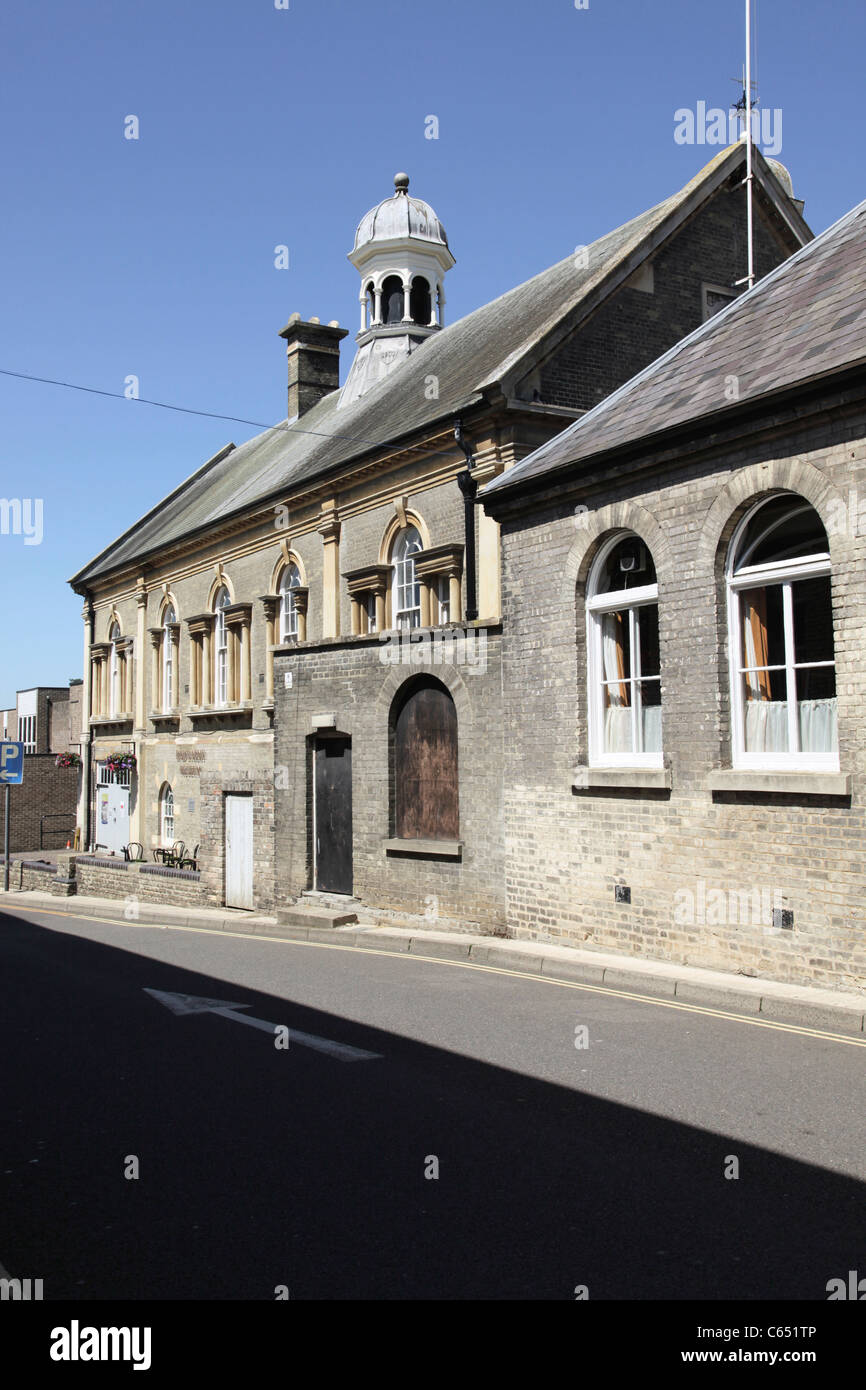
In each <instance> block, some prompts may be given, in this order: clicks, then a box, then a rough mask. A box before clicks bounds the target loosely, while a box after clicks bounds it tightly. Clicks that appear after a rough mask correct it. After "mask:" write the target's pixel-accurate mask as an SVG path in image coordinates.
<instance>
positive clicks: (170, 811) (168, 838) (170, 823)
mask: <svg viewBox="0 0 866 1390" xmlns="http://www.w3.org/2000/svg"><path fill="white" fill-rule="evenodd" d="M159 837H160V839H161V840H162V843H163V845H164V846H165V847H166V848H167V849H170V848H171V846H172V845H173V844H174V792H173V791H172V789H171V786H170V785H169V783H168V782H164V783H163V785H162V791H161V792H160V794H159Z"/></svg>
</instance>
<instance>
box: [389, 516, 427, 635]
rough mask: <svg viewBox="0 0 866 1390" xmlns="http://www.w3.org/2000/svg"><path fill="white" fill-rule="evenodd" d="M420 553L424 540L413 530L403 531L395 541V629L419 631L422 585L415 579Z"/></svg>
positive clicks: (393, 550)
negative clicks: (417, 559)
mask: <svg viewBox="0 0 866 1390" xmlns="http://www.w3.org/2000/svg"><path fill="white" fill-rule="evenodd" d="M421 549H422V546H421V537H420V536H419V534H418V532H417V531H416V529H415V527H414V526H406V527H404V529H403V530H402V531H401V532H400V533H399V535H398V536H397V539H396V540H395V541H394V545H393V548H392V551H391V563H392V564H393V566H394V580H393V591H392V607H393V614H394V618H393V622H394V627H418V626H419V624H420V622H421V585H420V584H419V583H418V581H417V579H416V577H415V556H416V555H417V554H418V551H419V550H421Z"/></svg>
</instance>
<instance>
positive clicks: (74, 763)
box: [54, 753, 81, 767]
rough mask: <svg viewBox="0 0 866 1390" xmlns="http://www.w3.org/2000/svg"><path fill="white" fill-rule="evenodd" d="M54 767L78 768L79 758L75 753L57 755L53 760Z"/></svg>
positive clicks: (79, 764)
mask: <svg viewBox="0 0 866 1390" xmlns="http://www.w3.org/2000/svg"><path fill="white" fill-rule="evenodd" d="M54 766H55V767H80V766H81V758H80V757H79V755H78V754H77V753H58V754H57V757H56V758H55V759H54Z"/></svg>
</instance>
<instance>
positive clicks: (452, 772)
mask: <svg viewBox="0 0 866 1390" xmlns="http://www.w3.org/2000/svg"><path fill="white" fill-rule="evenodd" d="M394 773H395V776H394V784H395V785H394V792H395V796H394V802H395V805H394V811H395V821H396V824H395V830H396V834H397V838H398V839H400V840H456V839H457V838H458V835H459V833H460V815H459V804H458V790H457V711H456V709H455V708H454V701H453V700H452V699H451V696H450V695H449V694H448V692H447V690H443V688H442V687H441V686H439V685H424V686H421V687H420V688H419V689H417V690H415V691H414V693H413V694H411V695H410V696H409V698H408V700H407V701H406V703H405V704H404V705H403V708H402V709H401V710H400V713H399V714H398V716H397V725H396V729H395V739H394Z"/></svg>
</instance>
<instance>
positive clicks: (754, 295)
mask: <svg viewBox="0 0 866 1390" xmlns="http://www.w3.org/2000/svg"><path fill="white" fill-rule="evenodd" d="M864 362H866V201H864V202H862V203H860V204H858V206H857V207H855V208H853V209H852V210H851V211H850V212H849V213H846V214H845V216H844V217H842V218H840V219H839V221H838V222H836V223H834V225H833V226H832V227H829V228H828V229H827V231H826V232H823V233H822V234H821V236H819V237H816V238H815V240H814V241H812V242H810V243H809V244H808V245H806V246H804V247H803V248H802V249H801V250H800V251H798V252H796V254H795V255H793V256H791V257H790V259H789V260H787V261H783V262H782V264H781V265H779V266H777V267H776V269H775V270H774V271H772V272H771V273H770V274H769V275H767V276H765V277H764V279H763V280H759V281H758V283H757V284H756V285H754V286H753V288H752V289H751V290H749V291H748V292H747V293H746V294H744V295H742V296H740V298H738V299H735V300H734V301H733V302H732V303H731V304H729V305H728V306H727V308H725V309H723V310H722V311H721V312H720V313H718V314H716V315H714V317H713V318H711V319H708V320H707V322H706V323H704V324H702V325H701V326H700V328H698V329H696V330H695V332H694V333H691V334H689V336H688V337H687V338H684V339H682V341H681V342H679V343H677V344H676V345H675V346H674V347H672V348H671V349H670V350H669V351H668V352H666V353H664V354H663V355H662V356H661V357H659V358H657V359H656V361H655V362H652V363H650V365H649V366H648V367H645V368H644V370H643V371H641V372H639V373H638V374H637V376H634V377H632V378H631V380H630V381H627V382H626V383H625V384H624V385H623V386H621V387H619V389H618V390H616V391H614V392H612V393H611V395H609V396H607V397H606V398H605V399H604V400H603V401H602V402H601V403H600V404H599V405H597V406H595V407H594V408H593V409H592V410H590V411H588V412H587V413H586V415H583V416H582V417H581V418H580V419H579V420H577V421H575V423H574V424H573V425H569V426H568V427H567V428H566V429H565V430H563V431H562V433H561V434H558V435H557V436H556V437H555V438H554V439H551V440H550V441H549V442H548V443H547V444H543V445H542V446H541V447H540V448H538V449H536V450H535V452H534V453H532V454H530V455H529V456H528V457H527V458H525V459H523V460H522V461H521V462H520V463H519V464H516V465H515V467H514V468H510V469H509V470H508V471H507V472H506V473H503V474H502V475H501V476H500V477H499V478H497V479H494V481H493V482H492V483H490V484H489V485H488V486H487V487H486V488H485V489H484V490H483V492H482V494H481V495H482V496H483V497H487V496H488V495H490V494H496V495H502V494H504V493H506V492H507V491H508V490H509V489H510V488H512V487H517V486H519V485H524V484H526V483H527V482H528V481H529V480H532V479H538V480H539V482H540V483H543V482H547V481H549V475H550V474H552V473H555V472H556V471H557V470H558V469H561V468H565V467H568V466H569V465H571V464H573V463H577V462H580V461H583V460H586V459H589V458H592V457H595V456H597V455H601V454H604V453H606V452H608V451H610V450H612V449H616V448H619V447H621V446H623V445H629V444H636V443H638V442H640V443H643V442H644V441H646V445H647V448H651V447H652V445H653V440H654V437H655V436H658V435H661V434H663V433H664V432H665V431H667V430H670V429H671V428H673V427H675V426H677V425H683V424H687V423H689V422H692V421H694V422H695V423H696V424H699V423H700V421H701V419H702V418H703V417H706V416H710V415H712V416H713V417H715V419H714V427H715V426H716V425H718V423H719V418H718V417H719V412H720V411H724V410H725V409H727V410H731V411H736V410H738V409H741V408H742V406H743V404H744V403H746V402H748V403H754V402H755V401H757V400H760V399H761V398H762V397H765V396H770V395H771V394H774V393H776V392H778V391H780V390H782V389H784V388H786V387H794V386H796V385H798V384H801V383H802V384H805V383H806V382H809V381H811V380H813V379H814V378H816V377H819V376H826V375H828V374H830V373H833V372H837V371H840V370H842V369H844V368H846V367H851V366H854V365H856V364H857V363H864ZM731 375H735V376H736V377H737V382H738V387H737V389H738V393H739V394H738V398H737V400H735V401H730V402H728V401H727V399H726V397H725V384H726V378H728V377H729V376H731ZM723 418H724V417H722V419H723Z"/></svg>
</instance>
